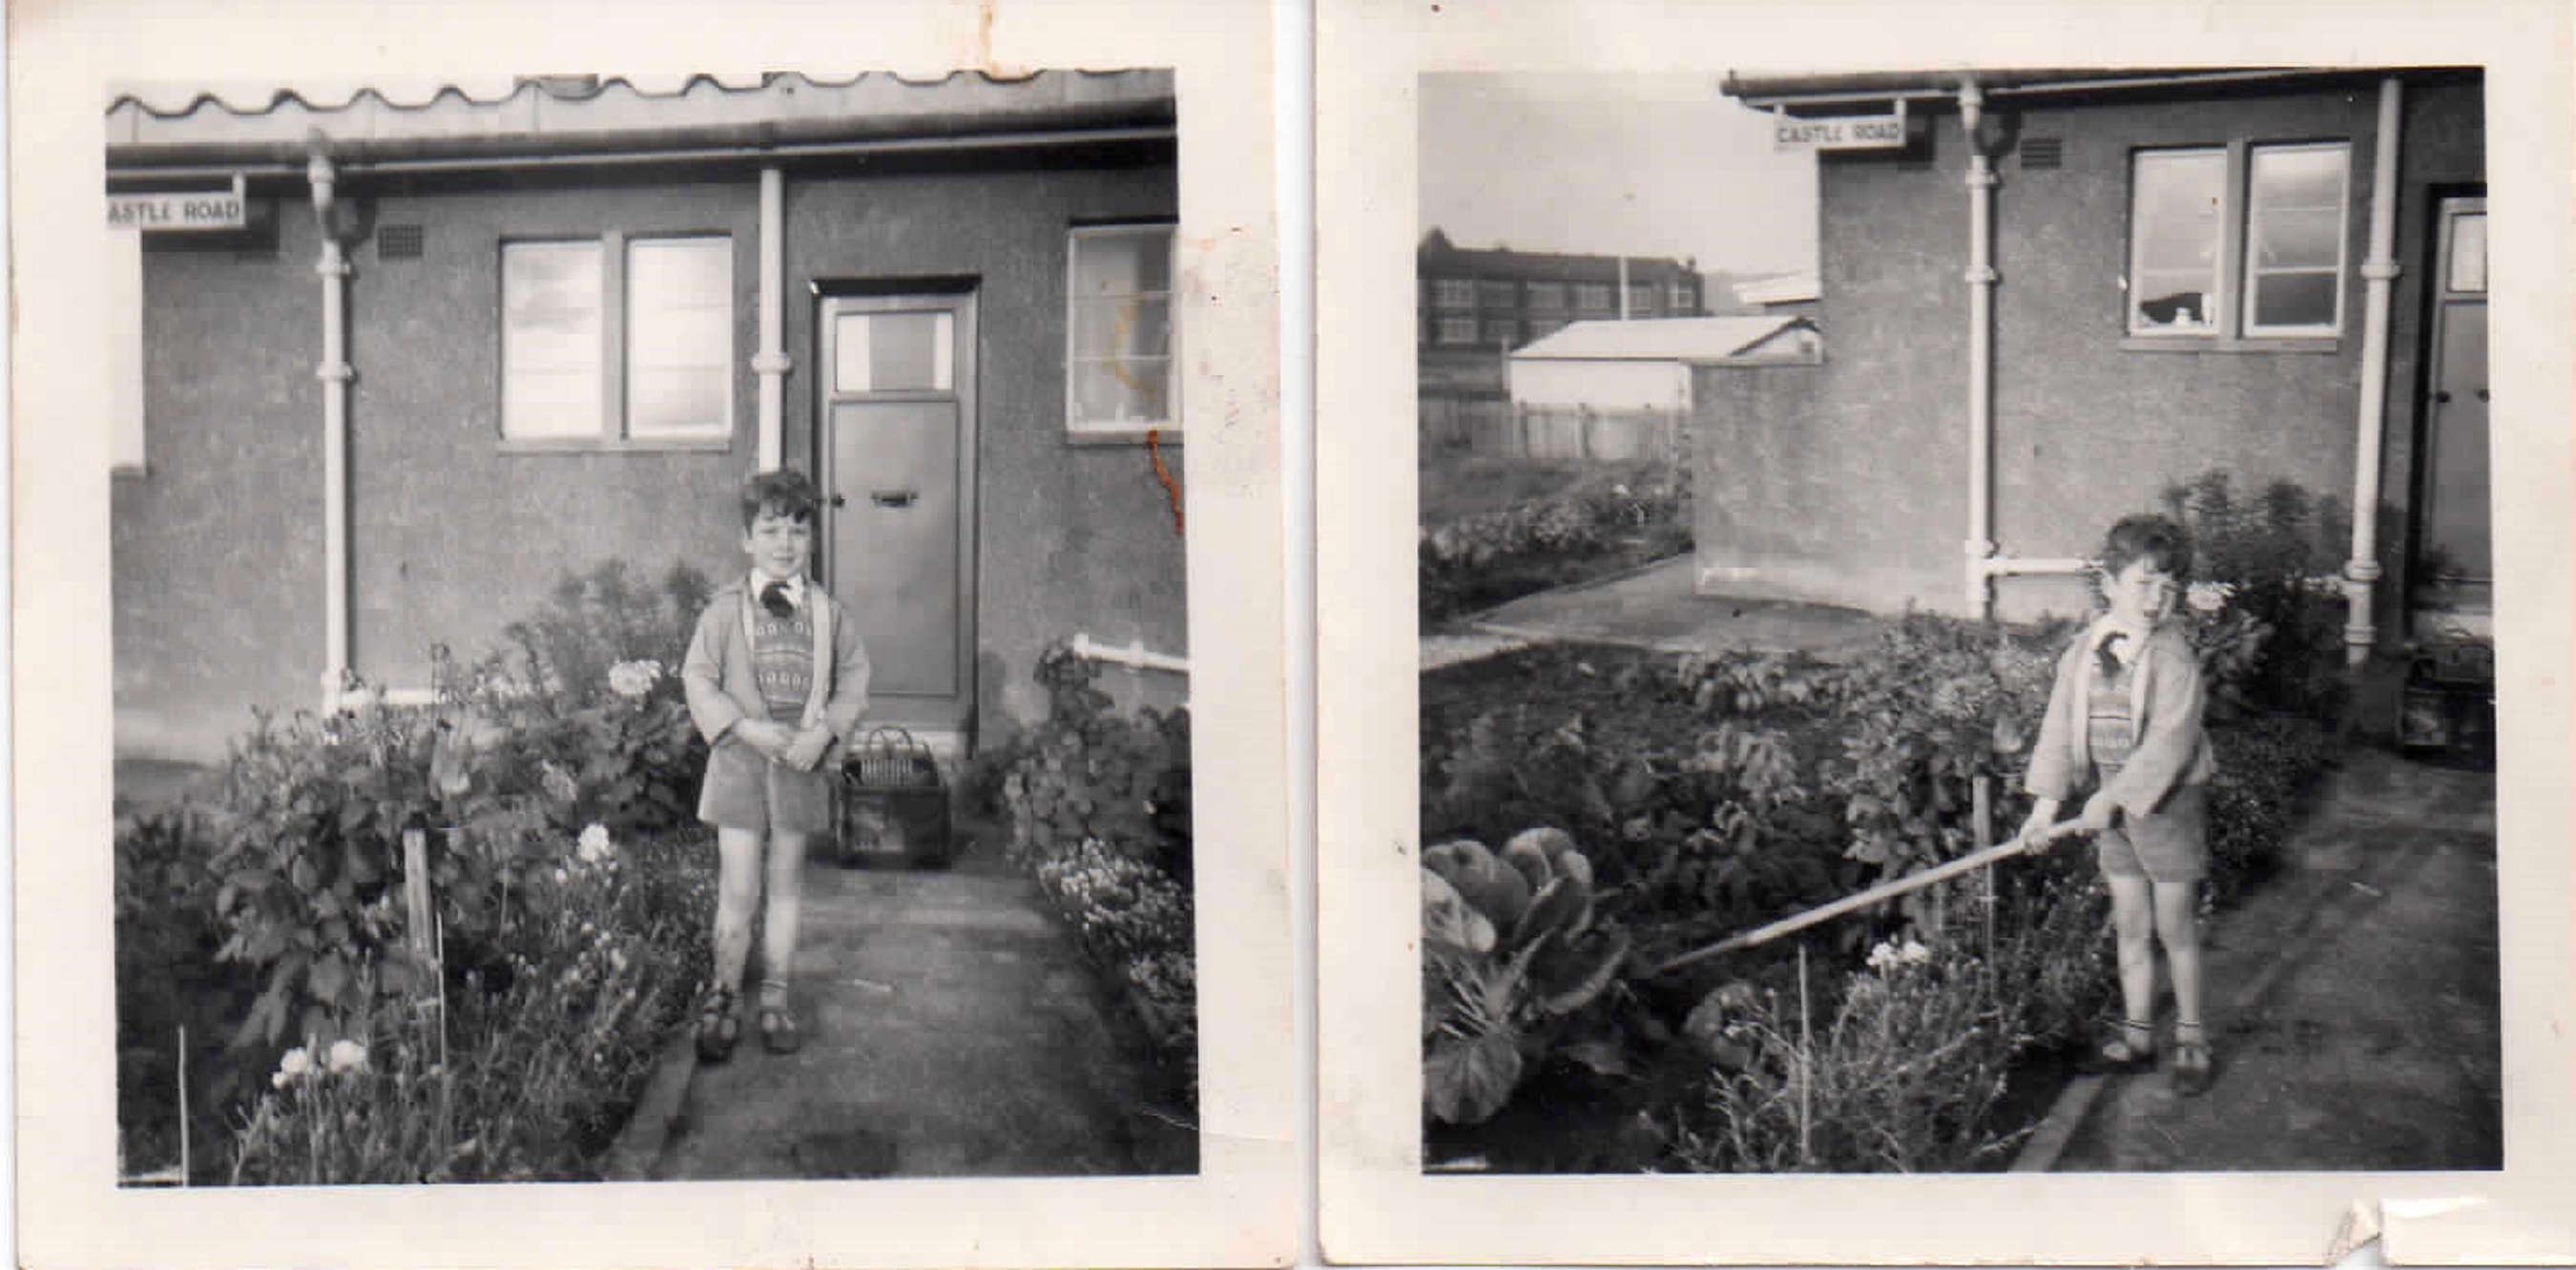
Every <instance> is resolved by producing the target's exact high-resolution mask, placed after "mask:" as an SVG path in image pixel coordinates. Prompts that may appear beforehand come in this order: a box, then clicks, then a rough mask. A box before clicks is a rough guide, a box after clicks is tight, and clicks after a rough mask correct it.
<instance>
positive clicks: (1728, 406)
mask: <svg viewBox="0 0 2576 1270" xmlns="http://www.w3.org/2000/svg"><path fill="white" fill-rule="evenodd" d="M2203 91H2204V92H2206V91H2207V90H2203ZM2016 107H2017V109H2018V113H2019V114H2020V126H2019V130H2018V139H2019V148H2018V150H2017V152H2015V153H2012V154H2008V155H2006V156H2004V157H2002V158H2000V159H1999V160H1998V161H1997V162H1996V165H1995V166H1996V170H1997V172H1998V175H1999V176H2000V178H2001V179H2000V183H1999V186H1998V188H1997V189H1996V191H1995V203H1994V226H1995V229H1994V265H1995V268H1996V270H1997V272H1998V273H1999V274H2000V277H2001V281H2000V284H1999V286H1998V288H1997V290H1996V292H1995V301H1994V306H1995V307H1994V315H1995V316H1994V403H1995V404H1994V418H1995V429H1994V451H1993V462H1994V525H1995V531H1994V540H1995V541H1996V542H1997V543H1998V544H1999V546H2000V548H2001V550H2002V551H2003V552H2004V553H2008V554H2011V555H2017V556H2022V557H2036V558H2047V557H2081V556H2086V555H2089V554H2091V553H2092V552H2093V551H2095V550H2096V549H2097V548H2098V546H2099V543H2100V537H2101V533H2102V531H2103V529H2104V528H2105V527H2106V526H2107V525H2108V524H2109V522H2110V521H2111V520H2112V519H2114V518H2115V517H2117V516H2119V515H2120V514H2123V513H2125V512H2129V511H2133V510H2152V509H2154V508H2155V507H2156V506H2157V496H2158V493H2159V491H2161V490H2162V489H2163V488H2164V487H2165V486H2166V485H2168V484H2169V483H2172V482H2176V481H2182V480H2188V479H2190V478H2193V477H2195V476H2197V475H2199V474H2201V473H2203V472H2206V471H2208V470H2210V469H2213V468H2217V469H2224V470H2226V471H2227V472H2229V473H2230V474H2231V477H2232V479H2233V482H2234V487H2235V488H2236V489H2237V490H2239V491H2241V492H2244V493H2248V494H2251V493H2253V492H2255V491H2257V490H2259V489H2260V488H2261V487H2262V486H2263V485H2265V484H2268V483H2269V482H2272V481H2274V480H2288V481H2293V482H2296V483H2297V484H2299V485H2301V486H2303V487H2305V488H2306V489H2307V490H2308V491H2309V492H2310V493H2312V494H2315V495H2319V496H2322V497H2327V498H2332V499H2334V500H2335V501H2336V502H2337V503H2338V504H2339V505H2340V504H2348V503H2349V502H2350V500H2351V496H2352V490H2353V466H2354V463H2355V462H2356V454H2357V446H2356V426H2357V415H2358V406H2359V398H2358V394H2359V392H2360V391H2362V385H2361V380H2362V373H2361V372H2362V344H2363V334H2362V332H2363V326H2364V321H2365V318H2364V314H2365V307H2364V305H2365V283H2364V281H2363V279H2362V277H2361V272H2360V267H2361V264H2362V262H2363V260H2364V259H2365V257H2366V250H2367V243H2368V240H2369V218H2370V201H2371V199H2370V195H2371V166H2372V163H2373V160H2374V157H2375V146H2376V142H2377V133H2378V123H2377V110H2378V94H2377V89H2376V85H2375V82H2374V81H2373V79H2372V78H2370V77H2368V76H2361V77H2356V78H2354V79H2352V80H2350V81H2348V82H2336V83H2334V84H2333V85H2332V86H2331V87H2326V88H2315V87H2310V88H2306V89H2304V90H2301V91H2279V90H2274V91H2270V92H2259V91H2257V92H2245V91H2238V92H2229V93H2226V94H2224V95H2210V96H2205V97H2203V98H2201V99H2196V100H2171V99H2158V98H2155V97H2153V96H2146V95H2139V94H2131V95H2127V96H2122V97H2116V98H2108V97H2106V98H2102V99H2096V100H2090V101H2085V102H2081V103H2067V102H2063V101H2051V100H2050V99H2047V98H2031V99H2026V100H2024V101H2020V102H2017V103H2016ZM1848 109H1850V110H1857V111H1865V110H1866V109H1868V108H1867V107H1854V108H1848ZM1915 109H1916V111H1917V113H1932V114H1933V117H1932V118H1931V119H1930V120H1928V121H1927V122H1928V127H1925V128H1924V129H1923V132H1924V134H1925V136H1926V138H1928V140H1925V141H1917V142H1916V143H1915V146H1914V148H1912V149H1910V150H1909V151H1908V152H1904V153H1901V154H1895V155H1886V156H1881V155H1874V154H1866V153H1859V152H1853V153H1841V154H1828V155H1824V156H1822V157H1821V161H1820V162H1819V164H1818V169H1819V182H1820V188H1819V200H1818V201H1819V214H1820V217H1821V226H1820V231H1821V232H1820V236H1819V238H1820V243H1819V262H1820V265H1821V290H1822V295H1821V303H1820V317H1819V319H1818V325H1819V326H1820V327H1821V328H1822V330H1823V334H1824V346H1825V353H1824V358H1823V360H1822V362H1821V364H1818V365H1815V366H1794V365H1791V366H1778V367H1739V366H1728V367H1704V368H1701V369H1699V370H1698V371H1697V372H1696V380H1695V383H1694V389H1693V391H1694V400H1695V403H1696V411H1695V416H1694V428H1695V431H1696V434H1697V436H1698V438H1699V444H1698V447H1697V449H1696V451H1695V455H1694V463H1695V469H1694V473H1693V476H1694V480H1695V482H1696V487H1695V489H1696V493H1697V499H1696V508H1697V510H1696V512H1695V525H1694V529H1695V532H1696V536H1697V540H1698V544H1699V546H1698V555H1699V564H1700V568H1701V576H1700V583H1701V587H1702V589H1703V590H1708V591H1717V592H1734V593H1739V594H1747V595H1773V596H1790V597H1795V598H1801V599H1810V600H1821V601H1825V602H1832V603H1840V604H1849V605H1853V606H1857V607H1863V608H1868V609H1873V610H1880V611H1893V610H1897V609H1901V608H1903V607H1904V606H1906V605H1908V604H1913V605H1916V606H1918V607H1921V608H1923V609H1926V610H1930V611H1938V612H1961V611H1965V610H1966V608H1967V600H1966V595H1965V583H1964V577H1963V561H1964V551H1963V547H1962V542H1963V540H1964V539H1965V538H1966V537H1967V536H1968V534H1967V521H1968V508H1969V494H1968V423H1967V419H1968V348H1969V343H1968V327H1969V320H1970V319H1969V289H1968V284H1967V283H1966V282H1965V281H1964V280H1963V277H1962V274H1963V272H1964V270H1965V269H1966V268H1967V265H1968V253H1969V216H1970V209H1969V197H1968V191H1967V187H1966V185H1965V181H1964V178H1965V176H1966V173H1967V170H1968V166H1969V160H1968V154H1967V149H1966V146H1965V144H1964V140H1963V138H1962V136H1961V134H1960V130H1959V122H1958V118H1957V115H1956V113H1955V110H1941V109H1940V108H1939V107H1938V106H1937V105H1936V106H1934V107H1932V108H1931V109H1929V110H1927V109H1926V107H1925V106H1924V104H1923V103H1920V102H1917V103H1915ZM1936 111H1937V112H1938V113H1934V112H1936ZM2403 119H2404V125H2403V126H2404V134H2403V148H2402V150H2401V153H2400V165H2399V167H2400V171H2399V180H2398V199H2399V215H2398V220H2397V232H2396V244H2397V256H2398V259H2399V261H2400V263H2401V264H2402V265H2403V266H2404V270H2405V272H2404V273H2403V274H2402V275H2401V276H2400V277H2399V278H2398V280H2397V282H2396V285H2395V288H2394V294H2393V296H2392V299H2391V303H2390V322H2391V325H2390V338H2389V352H2390V359H2389V373H2388V381H2387V416H2386V422H2385V428H2384V433H2383V436H2384V448H2383V454H2384V456H2385V461H2384V464H2383V468H2382V475H2381V481H2380V502H2381V506H2382V508H2383V512H2382V519H2381V523H2380V526H2379V535H2378V542H2379V552H2378V554H2379V559H2380V562H2381V565H2382V567H2383V568H2384V569H2385V570H2386V579H2385V580H2384V581H2382V582H2381V583H2380V584H2379V586H2378V588H2377V594H2376V599H2375V605H2374V607H2375V608H2376V609H2377V610H2378V613H2377V623H2378V628H2379V637H2380V639H2381V640H2382V641H2383V642H2386V641H2389V640H2392V639H2394V638H2396V637H2399V636H2401V635H2402V634H2403V630H2402V623H2401V622H2400V620H2399V615H2400V613H2401V611H2402V610H2401V607H2400V606H2401V601H2402V597H2403V595H2404V594H2405V588H2406V584H2407V574H2406V564H2407V561H2406V559H2405V556H2406V547H2407V542H2408V537H2407V528H2406V526H2407V519H2406V507H2407V504H2408V502H2409V491H2410V488H2411V485H2412V482H2413V479H2414V451H2415V445H2416V434H2417V427H2418V413H2419V412H2418V401H2419V392H2420V390H2421V384H2420V383H2419V377H2420V363H2421V353H2422V341H2423V329H2424V323H2425V318H2426V314H2425V292H2424V287H2425V277H2426V275H2427V274H2428V273H2429V272H2430V269H2431V258H2430V252H2429V248H2428V243H2429V241H2430V234H2431V230H2430V228H2429V218H2430V217H2431V215H2432V214H2433V199H2434V194H2435V192H2436V190H2437V188H2443V187H2460V186H2466V185H2470V184H2473V183H2476V182H2480V181H2482V180H2483V178H2484V160H2483V155H2484V112H2483V105H2482V88H2481V85H2480V83H2479V82H2478V81H2477V80H2476V79H2475V78H2474V77H2473V76H2449V77H2439V78H2432V79H2427V80H2422V81H2418V80H2412V79H2410V80H2409V82H2408V83H2407V86H2406V93H2405V98H2404V102H2403ZM2034 138H2055V139H2057V141H2058V144H2059V145H2060V146H2061V147H2062V150H2061V154H2062V158H2061V166H2059V167H2056V168H2054V169H2048V168H2037V167H2032V166H2029V165H2028V164H2026V163H2025V162H2023V158H2024V156H2026V155H2027V154H2028V153H2029V146H2028V142H2029V141H2030V140H2032V139H2034ZM2325 140H2340V141H2349V142H2350V143H2351V152H2350V153H2351V165H2350V172H2349V180H2350V202H2349V219H2348V223H2347V227H2346V234H2347V237H2346V243H2347V246H2346V249H2345V253H2344V255H2345V267H2344V270H2343V286H2342V313H2343V321H2342V331H2341V334H2340V335H2339V336H2337V337H2335V338H2334V339H2333V340H2332V341H2331V348H2330V350H2329V351H2322V352H2317V351H2299V352H2281V351H2251V350H2247V351H2209V350H2197V351H2183V350H2171V351H2167V350H2156V351H2144V350H2139V349H2137V348H2135V347H2124V346H2123V344H2124V340H2125V338H2126V335H2127V332H2126V325H2125V321H2126V308H2125V304H2126V297H2125V295H2124V293H2123V292H2122V290H2121V285H2120V280H2121V277H2122V275H2123V274H2124V272H2125V271H2126V269H2127V255H2128V232H2129V212H2128V197H2129V166H2130V154H2131V152H2132V151H2133V150H2135V149H2138V148H2142V147H2150V146H2181V145H2214V144H2219V143H2223V142H2230V141H2249V142H2274V141H2325ZM1927 147H1928V148H1927ZM2446 192H2451V193H2457V192H2460V191H2459V190H2458V189H2457V188H2448V189H2447V191H2446ZM2132 343H2134V342H2132ZM2339 554H2340V553H2338V555H2339ZM1994 585H1995V596H1996V604H1995V612H1996V613H1997V615H1998V616H2002V617H2005V618H2008V619H2015V618H2027V617H2032V616H2036V615H2038V614H2041V613H2044V612H2056V613H2077V612H2081V611H2082V610H2083V609H2084V607H2085V605H2086V604H2087V603H2088V600H2087V597H2086V590H2085V585H2084V584H2083V583H2082V582H2081V581H2079V580H2075V579H2070V578H2066V577H2049V576H2025V577H2000V578H1997V579H1996V580H1995V584H1994Z"/></svg>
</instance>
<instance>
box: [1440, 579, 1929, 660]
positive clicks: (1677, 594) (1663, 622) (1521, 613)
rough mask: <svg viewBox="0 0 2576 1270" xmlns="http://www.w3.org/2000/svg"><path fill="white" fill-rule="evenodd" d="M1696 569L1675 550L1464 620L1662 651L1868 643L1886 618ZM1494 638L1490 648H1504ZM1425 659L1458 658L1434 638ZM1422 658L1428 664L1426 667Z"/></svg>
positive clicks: (1837, 647) (1493, 632)
mask: <svg viewBox="0 0 2576 1270" xmlns="http://www.w3.org/2000/svg"><path fill="white" fill-rule="evenodd" d="M1698 584H1699V567H1698V564H1697V562H1696V561H1694V560H1693V559H1692V558H1691V557H1690V556H1687V555H1684V556H1675V557H1673V558H1672V559H1670V560H1665V561H1662V562H1660V563H1657V564H1653V565H1649V566H1647V567H1645V568H1643V569H1639V570H1637V571H1635V572H1632V573H1627V574H1622V575H1619V576H1617V577H1612V578H1605V579H1602V580H1600V581H1598V582H1587V583H1584V584H1581V585H1579V586H1570V587H1563V588H1559V589H1557V590H1554V591H1544V592H1541V593H1539V594H1537V595H1529V596H1523V597H1521V598H1520V599H1517V600H1513V601H1512V602H1510V603H1508V604H1504V605H1501V606H1499V607H1496V608H1493V609H1489V610H1487V611H1486V612H1484V613H1481V614H1479V615H1477V616H1476V617H1474V618H1471V619H1469V620H1468V622H1467V623H1466V625H1467V626H1468V628H1469V629H1470V630H1472V631H1474V632H1477V633H1479V634H1482V635H1485V636H1488V637H1496V636H1499V637H1504V639H1505V640H1519V641H1526V642H1551V641H1584V642H1593V643H1606V644H1630V645H1635V646H1638V647H1644V648H1656V649H1662V650H1665V651H1668V652H1709V651H1713V650H1717V649H1741V650H1750V651H1756V652H1791V651H1803V652H1810V653H1815V654H1818V655H1819V656H1828V657H1829V656H1833V655H1834V654H1836V653H1839V652H1847V651H1852V650H1856V649H1860V648H1864V647H1868V646H1869V645H1871V644H1873V643H1875V642H1876V641H1877V639H1878V637H1879V634H1880V632H1881V630H1882V629H1883V627H1884V623H1883V622H1882V621H1881V620H1880V619H1878V618H1875V617H1872V616H1870V615H1869V614H1867V613H1863V612H1860V611H1858V610H1856V609H1844V608H1835V607H1832V606H1830V605H1823V604H1796V603H1790V602H1786V601H1779V600H1760V599H1750V598H1740V597H1730V596H1720V595H1703V594H1701V593H1700V592H1699V586H1698ZM1508 646H1511V645H1507V644H1504V643H1502V641H1499V640H1498V641H1497V647H1496V649H1495V651H1501V650H1502V648H1504V647H1508ZM1424 653H1425V656H1426V657H1429V658H1438V659H1441V660H1442V661H1447V660H1456V659H1457V657H1456V654H1455V652H1454V651H1453V650H1452V649H1451V648H1450V647H1448V646H1447V644H1446V643H1444V642H1443V640H1442V637H1440V636H1436V635H1435V636H1433V637H1432V638H1431V639H1429V640H1426V641H1425V648H1424ZM1428 666H1429V663H1426V668H1428Z"/></svg>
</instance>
